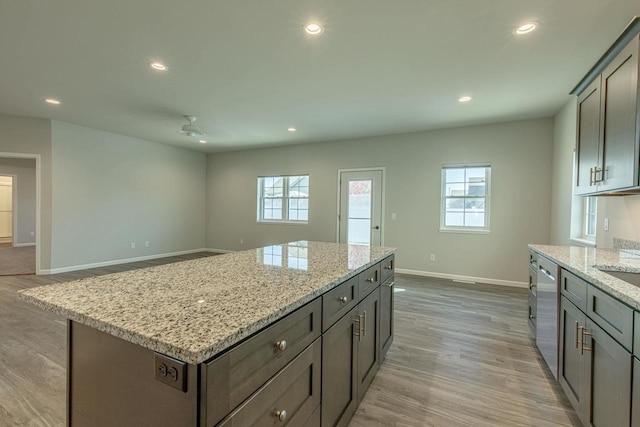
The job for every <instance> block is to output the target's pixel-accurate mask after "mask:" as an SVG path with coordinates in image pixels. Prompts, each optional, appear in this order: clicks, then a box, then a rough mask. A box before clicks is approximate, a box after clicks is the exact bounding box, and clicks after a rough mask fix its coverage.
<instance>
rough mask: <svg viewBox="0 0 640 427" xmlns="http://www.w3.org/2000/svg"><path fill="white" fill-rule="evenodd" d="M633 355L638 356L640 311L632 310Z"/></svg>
mask: <svg viewBox="0 0 640 427" xmlns="http://www.w3.org/2000/svg"><path fill="white" fill-rule="evenodd" d="M633 355H634V356H636V357H638V358H640V313H639V312H637V311H634V312H633ZM638 374H640V372H639V373H638ZM638 409H640V408H638ZM639 415H640V414H639ZM638 419H639V420H640V416H638Z"/></svg>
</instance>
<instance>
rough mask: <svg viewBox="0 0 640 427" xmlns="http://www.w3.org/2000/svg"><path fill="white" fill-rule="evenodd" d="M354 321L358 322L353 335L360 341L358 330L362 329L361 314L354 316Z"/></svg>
mask: <svg viewBox="0 0 640 427" xmlns="http://www.w3.org/2000/svg"><path fill="white" fill-rule="evenodd" d="M353 321H354V322H356V323H357V324H358V328H357V329H356V331H354V332H353V335H355V336H356V337H358V341H362V334H361V333H360V331H361V330H362V329H361V328H362V325H361V323H362V316H360V315H358V317H356V318H355V319H353Z"/></svg>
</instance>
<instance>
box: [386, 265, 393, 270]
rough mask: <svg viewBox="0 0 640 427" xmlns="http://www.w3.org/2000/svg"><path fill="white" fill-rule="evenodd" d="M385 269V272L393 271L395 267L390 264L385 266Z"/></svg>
mask: <svg viewBox="0 0 640 427" xmlns="http://www.w3.org/2000/svg"><path fill="white" fill-rule="evenodd" d="M384 269H385V270H393V267H391V264H389V265H385V266H384Z"/></svg>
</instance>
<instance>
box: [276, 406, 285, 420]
mask: <svg viewBox="0 0 640 427" xmlns="http://www.w3.org/2000/svg"><path fill="white" fill-rule="evenodd" d="M276 418H277V419H278V420H279V421H280V422H282V423H283V422H285V421H286V419H287V411H285V410H284V409H283V410H282V411H276Z"/></svg>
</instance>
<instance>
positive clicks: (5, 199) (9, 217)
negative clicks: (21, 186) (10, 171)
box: [0, 176, 13, 241]
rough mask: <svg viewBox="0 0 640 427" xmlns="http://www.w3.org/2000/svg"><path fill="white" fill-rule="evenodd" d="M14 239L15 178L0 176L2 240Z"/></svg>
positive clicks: (0, 235)
mask: <svg viewBox="0 0 640 427" xmlns="http://www.w3.org/2000/svg"><path fill="white" fill-rule="evenodd" d="M12 237H13V178H12V177H10V176H0V239H3V240H8V241H10V239H11V238H12Z"/></svg>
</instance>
